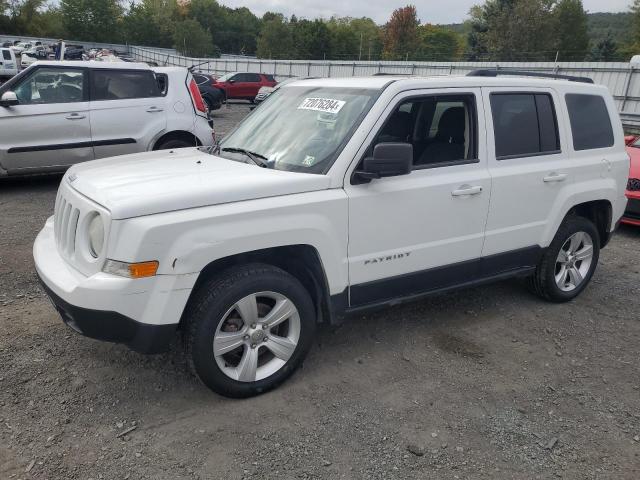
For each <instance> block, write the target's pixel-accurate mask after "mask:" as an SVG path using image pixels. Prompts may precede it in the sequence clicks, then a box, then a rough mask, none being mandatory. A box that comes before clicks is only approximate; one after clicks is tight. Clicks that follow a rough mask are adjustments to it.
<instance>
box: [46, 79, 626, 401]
mask: <svg viewBox="0 0 640 480" xmlns="http://www.w3.org/2000/svg"><path fill="white" fill-rule="evenodd" d="M494 73H495V72H494ZM490 74H491V72H476V73H475V74H474V75H473V76H467V77H433V78H412V77H400V76H398V77H387V76H385V77H370V78H348V79H340V78H331V79H309V80H302V81H299V82H295V83H292V84H290V85H286V86H284V87H282V88H280V89H278V90H277V91H275V92H274V93H273V94H272V98H271V99H270V100H268V101H266V102H265V103H264V104H263V105H261V106H260V107H259V108H257V109H255V110H254V111H253V112H252V113H251V115H249V116H248V117H247V118H246V119H245V120H244V121H243V122H242V123H240V125H238V127H237V128H236V129H235V130H234V131H233V132H231V133H230V134H229V135H228V136H226V137H225V138H224V139H223V140H222V142H221V143H220V145H218V146H217V147H216V148H215V149H212V150H213V151H210V152H208V151H206V150H207V149H184V150H182V151H176V152H173V151H171V152H150V153H144V154H138V155H134V156H129V157H120V158H115V159H109V160H103V161H100V162H90V163H87V164H84V165H78V166H75V167H73V168H72V169H71V170H70V171H69V172H68V173H67V174H66V175H65V177H64V178H63V180H62V182H61V184H60V189H59V191H58V197H57V200H56V207H55V216H54V217H51V218H50V219H48V220H47V222H46V224H45V226H44V228H43V230H42V231H41V232H40V234H39V235H38V237H37V239H36V241H35V244H34V247H33V252H34V258H35V265H36V269H37V272H38V275H39V276H40V278H41V280H42V282H43V285H44V287H45V289H46V291H47V293H48V294H49V296H50V298H51V299H52V301H53V303H54V304H55V305H56V308H57V309H58V311H59V312H60V314H61V316H62V318H63V320H64V322H65V323H67V324H68V325H69V326H71V327H72V328H74V329H75V330H77V331H78V332H80V333H82V334H84V335H87V336H89V337H93V338H99V339H103V340H108V341H114V342H120V343H124V344H127V345H129V346H130V347H131V348H133V349H136V350H138V351H144V352H157V351H160V350H162V349H163V348H166V347H167V345H168V343H169V341H170V340H171V339H172V337H174V336H175V334H176V332H177V331H178V330H181V331H182V333H183V335H184V339H185V345H186V352H187V355H188V357H189V360H190V363H191V365H192V366H193V368H194V370H195V372H196V373H197V374H198V376H199V377H200V378H201V379H202V380H203V382H204V383H205V384H206V385H207V386H209V387H210V388H212V389H213V390H215V391H217V392H220V393H222V394H224V395H229V396H234V397H243V396H249V395H255V394H258V393H262V392H265V391H267V390H269V389H270V388H273V387H275V386H276V385H278V384H279V383H280V382H282V381H284V380H285V379H286V378H287V377H288V376H289V375H290V374H291V373H292V372H293V371H294V370H295V369H296V367H297V366H298V365H300V363H301V362H302V360H303V358H304V357H305V355H306V354H307V352H308V350H309V348H310V347H311V345H312V343H313V336H314V331H315V327H316V324H317V323H318V322H336V321H339V319H341V317H344V316H346V315H349V314H359V313H360V312H363V311H364V310H366V309H371V308H378V307H381V306H393V305H396V304H398V303H399V302H402V301H408V300H415V299H417V298H421V297H422V296H424V295H429V294H433V293H438V292H444V291H448V290H451V289H454V288H460V287H469V286H475V285H479V284H484V283H487V282H491V281H496V280H501V279H506V278H512V277H524V278H528V282H529V285H530V286H531V288H532V290H533V291H534V292H535V293H537V294H538V295H539V296H540V297H542V298H544V299H546V300H548V301H552V302H566V301H569V300H572V299H573V298H575V297H576V296H577V295H579V294H580V293H581V292H582V291H583V290H584V289H585V287H586V286H587V285H588V283H589V280H590V279H591V277H592V275H593V273H594V271H595V269H596V265H597V263H598V258H599V253H600V249H601V248H602V247H604V246H605V245H606V244H607V242H608V241H609V239H610V237H611V235H612V233H613V231H614V230H615V228H616V226H617V224H618V221H619V220H620V217H621V216H622V214H623V212H624V210H625V206H626V203H627V202H626V198H625V186H626V184H627V177H628V173H629V157H628V156H627V154H626V152H625V144H624V136H623V132H622V125H621V123H620V119H619V117H618V113H617V111H616V106H615V104H614V101H613V98H612V97H611V94H610V93H609V92H608V90H607V89H606V88H605V87H603V86H596V85H591V84H588V83H583V82H581V81H567V79H539V78H487V76H488V75H490ZM574 80H578V79H574ZM402 327H403V324H402V319H397V320H396V321H395V322H394V324H393V328H402ZM452 328H453V326H452ZM83 362H85V360H82V359H79V360H78V363H79V364H82V363H83Z"/></svg>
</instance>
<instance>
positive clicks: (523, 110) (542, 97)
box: [491, 93, 560, 160]
mask: <svg viewBox="0 0 640 480" xmlns="http://www.w3.org/2000/svg"><path fill="white" fill-rule="evenodd" d="M491 112H492V115H493V130H494V133H495V144H496V158H497V159H498V160H507V159H510V158H519V157H529V156H534V155H545V154H553V153H558V152H559V151H560V140H559V137H558V123H557V121H556V113H555V108H554V105H553V99H552V98H551V95H549V94H546V93H492V94H491Z"/></svg>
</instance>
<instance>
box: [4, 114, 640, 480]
mask: <svg viewBox="0 0 640 480" xmlns="http://www.w3.org/2000/svg"><path fill="white" fill-rule="evenodd" d="M246 111H248V107H247V105H246V104H236V105H231V106H230V107H229V108H228V109H223V110H221V111H219V112H217V113H216V115H215V117H216V118H215V119H216V125H217V127H216V128H217V130H218V133H219V134H224V133H225V132H226V131H228V129H229V128H230V127H231V126H232V125H233V124H234V123H235V122H236V121H237V120H238V119H239V118H241V117H242V116H243V115H244V113H245V112H246ZM59 181H60V177H59V176H54V177H52V176H49V177H37V178H27V179H11V180H4V181H0V212H1V213H0V365H1V366H2V368H1V369H0V478H2V479H20V478H22V479H27V478H38V479H62V478H64V479H143V478H148V479H171V480H176V479H219V478H225V479H242V478H260V479H271V478H279V479H318V478H332V479H333V478H346V479H383V478H384V479H423V478H438V479H467V478H479V479H524V478H527V479H533V478H535V479H538V478H539V479H547V478H567V479H598V480H600V479H609V478H611V479H614V478H615V479H621V478H622V479H637V478H640V374H639V372H640V355H639V354H638V352H639V348H638V345H640V318H639V316H638V311H640V282H639V279H640V262H639V261H638V259H639V258H640V229H631V228H622V229H621V230H620V231H619V232H618V233H617V234H616V236H615V237H614V239H613V240H612V242H611V244H610V246H609V247H608V248H607V249H605V250H604V251H603V254H602V256H601V261H600V266H599V268H598V270H597V272H596V275H595V277H594V279H593V282H592V284H591V285H590V286H589V288H588V289H587V290H586V291H585V292H584V294H583V295H582V296H581V297H580V298H579V299H577V300H576V301H574V302H573V303H570V304H565V305H551V304H547V303H544V302H542V301H540V300H538V299H537V298H535V297H533V296H531V295H530V294H528V293H527V292H526V290H525V289H524V288H523V286H522V284H521V283H520V282H519V281H508V282H503V283H499V284H495V285H492V286H488V287H483V288H477V289H471V290H465V291H461V292H458V293H453V294H449V295H443V296H438V297H433V298H430V299H428V300H424V301H421V302H418V303H414V304H410V305H406V306H402V307H396V308H392V309H389V310H386V311H381V312H379V313H376V314H371V315H366V316H361V317H357V318H354V319H351V320H349V321H348V322H346V323H345V324H344V325H342V326H341V327H338V328H328V327H326V328H323V329H321V330H320V331H319V333H318V337H317V340H316V342H315V347H314V348H313V349H312V351H311V354H310V356H309V358H308V360H307V361H306V362H305V364H304V366H303V368H302V369H301V371H299V372H298V373H297V374H296V375H294V376H293V377H292V378H291V379H290V380H289V381H288V382H287V383H285V384H284V385H283V386H282V387H280V388H279V389H278V390H276V391H274V392H271V393H268V394H266V395H263V396H260V397H258V398H253V399H249V400H241V401H239V400H228V399H225V398H222V397H219V396H217V395H215V394H213V393H211V392H210V391H209V390H207V389H206V388H205V387H203V386H202V385H201V384H200V383H199V382H198V381H197V379H195V378H193V377H191V376H190V375H189V374H188V373H187V368H186V365H185V362H184V360H183V356H182V350H181V347H180V345H179V343H178V342H176V344H175V345H174V347H173V348H172V350H171V351H170V352H169V353H167V354H165V355H157V356H143V355H138V354H136V353H133V352H130V351H129V350H128V349H127V348H125V347H122V346H119V345H112V344H107V343H101V342H97V341H93V340H90V339H87V338H83V337H81V336H79V335H77V334H75V333H74V332H72V331H71V330H70V329H68V328H67V327H65V326H64V325H63V324H62V322H61V321H60V319H59V318H58V316H57V314H56V313H55V311H54V310H53V308H52V307H51V306H50V304H49V302H48V301H47V299H46V297H45V296H44V295H43V293H42V291H41V290H40V288H39V286H38V284H37V281H36V278H35V275H34V273H33V271H34V270H33V261H32V256H31V245H32V243H33V239H34V237H35V235H36V233H37V232H38V230H39V229H40V228H41V226H42V224H43V222H44V220H45V218H46V217H47V216H49V215H51V213H52V211H53V203H54V199H55V192H56V188H57V185H58V183H59ZM134 427H135V428H134ZM131 429H133V430H131ZM129 430H131V431H129ZM127 431H129V433H126V434H123V433H124V432H127Z"/></svg>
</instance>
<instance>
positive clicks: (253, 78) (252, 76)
mask: <svg viewBox="0 0 640 480" xmlns="http://www.w3.org/2000/svg"><path fill="white" fill-rule="evenodd" d="M244 75H245V80H244V81H245V82H260V81H261V78H260V75H258V74H257V73H245V74H244Z"/></svg>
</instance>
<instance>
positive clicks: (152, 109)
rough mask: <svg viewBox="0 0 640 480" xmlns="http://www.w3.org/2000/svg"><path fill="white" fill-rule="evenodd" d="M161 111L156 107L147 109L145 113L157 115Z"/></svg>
mask: <svg viewBox="0 0 640 480" xmlns="http://www.w3.org/2000/svg"><path fill="white" fill-rule="evenodd" d="M162 110H163V109H162V108H158V107H149V108H147V112H149V113H157V112H161V111H162Z"/></svg>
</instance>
